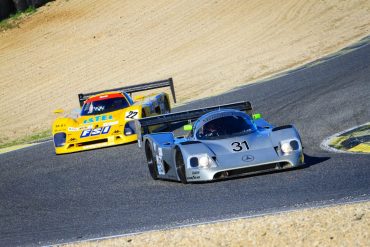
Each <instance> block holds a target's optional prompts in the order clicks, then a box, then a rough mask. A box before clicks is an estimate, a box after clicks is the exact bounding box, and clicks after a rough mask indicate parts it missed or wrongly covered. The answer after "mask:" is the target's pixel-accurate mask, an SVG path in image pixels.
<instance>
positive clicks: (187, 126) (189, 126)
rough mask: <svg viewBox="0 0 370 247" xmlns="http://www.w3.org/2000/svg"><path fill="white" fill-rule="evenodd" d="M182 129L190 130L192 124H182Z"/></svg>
mask: <svg viewBox="0 0 370 247" xmlns="http://www.w3.org/2000/svg"><path fill="white" fill-rule="evenodd" d="M184 130H185V131H191V130H193V125H191V124H186V125H184Z"/></svg>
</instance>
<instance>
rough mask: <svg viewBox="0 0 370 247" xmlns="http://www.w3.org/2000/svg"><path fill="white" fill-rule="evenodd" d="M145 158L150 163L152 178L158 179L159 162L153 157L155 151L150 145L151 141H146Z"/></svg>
mask: <svg viewBox="0 0 370 247" xmlns="http://www.w3.org/2000/svg"><path fill="white" fill-rule="evenodd" d="M145 156H146V160H147V163H148V169H149V173H150V176H151V177H152V178H153V179H154V180H157V179H158V168H157V162H156V160H155V159H154V157H153V151H152V147H151V145H150V143H149V141H146V143H145Z"/></svg>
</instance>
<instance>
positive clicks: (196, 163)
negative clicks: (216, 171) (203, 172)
mask: <svg viewBox="0 0 370 247" xmlns="http://www.w3.org/2000/svg"><path fill="white" fill-rule="evenodd" d="M189 165H190V167H191V168H196V167H199V168H210V167H216V166H217V165H216V163H215V162H214V161H213V159H212V158H210V157H209V156H208V154H201V155H196V156H193V157H190V158H189Z"/></svg>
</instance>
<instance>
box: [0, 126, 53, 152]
mask: <svg viewBox="0 0 370 247" xmlns="http://www.w3.org/2000/svg"><path fill="white" fill-rule="evenodd" d="M48 138H51V130H44V131H40V132H37V133H34V134H33V135H29V136H25V137H23V138H20V139H17V140H13V141H10V142H5V143H0V148H6V147H11V146H15V145H19V144H27V143H33V142H37V141H42V140H45V139H48Z"/></svg>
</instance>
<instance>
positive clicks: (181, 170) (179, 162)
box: [175, 147, 188, 184]
mask: <svg viewBox="0 0 370 247" xmlns="http://www.w3.org/2000/svg"><path fill="white" fill-rule="evenodd" d="M175 162H176V172H177V175H178V177H179V179H180V182H181V183H183V184H187V183H188V181H187V180H186V174H185V163H184V157H183V156H182V152H181V150H180V149H179V148H178V147H176V153H175Z"/></svg>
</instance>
